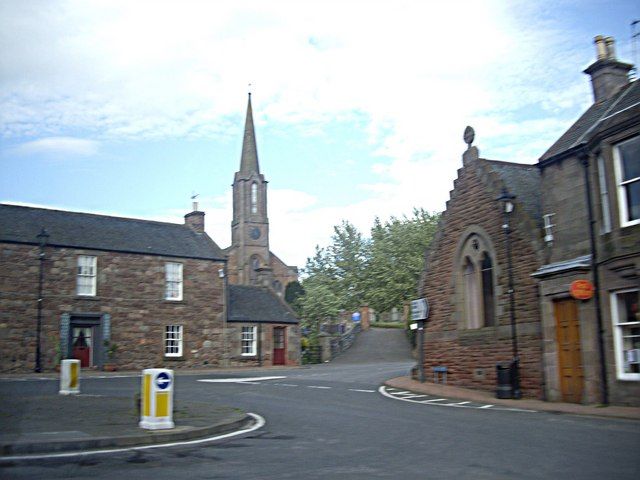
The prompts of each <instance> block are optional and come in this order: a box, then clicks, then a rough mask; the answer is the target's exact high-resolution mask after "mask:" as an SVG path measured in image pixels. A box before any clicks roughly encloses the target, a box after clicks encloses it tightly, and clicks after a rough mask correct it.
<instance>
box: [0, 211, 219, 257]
mask: <svg viewBox="0 0 640 480" xmlns="http://www.w3.org/2000/svg"><path fill="white" fill-rule="evenodd" d="M42 228H45V229H46V231H47V233H48V234H49V239H48V244H49V245H52V246H57V247H70V248H86V249H91V250H106V251H118V252H126V253H142V254H151V255H163V256H171V257H184V258H199V259H206V260H223V259H225V255H224V253H223V252H222V250H221V249H220V247H218V245H216V243H215V242H214V241H213V240H211V238H210V237H209V236H208V235H207V234H206V233H200V234H199V233H196V232H194V231H193V230H191V229H190V228H189V227H187V226H186V225H181V224H176V223H164V222H153V221H148V220H137V219H131V218H121V217H109V216H106V215H94V214H89V213H76V212H67V211H63V210H49V209H45V208H33V207H22V206H16V205H5V204H0V242H12V243H27V244H37V243H38V239H37V238H36V236H37V235H38V233H40V230H41V229H42Z"/></svg>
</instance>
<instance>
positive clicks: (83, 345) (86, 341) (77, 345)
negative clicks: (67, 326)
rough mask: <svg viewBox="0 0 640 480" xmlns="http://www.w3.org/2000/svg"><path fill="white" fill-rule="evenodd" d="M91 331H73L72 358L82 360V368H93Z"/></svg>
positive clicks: (88, 329)
mask: <svg viewBox="0 0 640 480" xmlns="http://www.w3.org/2000/svg"><path fill="white" fill-rule="evenodd" d="M90 345H91V329H90V328H74V329H73V350H72V352H71V356H72V357H73V358H76V359H78V360H80V367H82V368H85V367H90V366H91V346H90Z"/></svg>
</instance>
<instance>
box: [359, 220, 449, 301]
mask: <svg viewBox="0 0 640 480" xmlns="http://www.w3.org/2000/svg"><path fill="white" fill-rule="evenodd" d="M439 219H440V214H430V213H428V212H426V211H425V210H423V209H414V211H413V216H412V217H411V218H407V217H406V216H405V217H402V218H396V217H391V218H390V219H389V220H388V221H387V222H385V223H384V224H382V223H381V222H380V220H379V219H376V220H375V223H374V226H373V228H372V229H371V258H370V261H369V264H368V268H367V276H366V278H367V282H366V284H365V291H366V301H367V302H368V304H369V306H371V307H372V308H373V309H374V310H376V311H379V312H386V311H389V310H391V309H392V308H393V307H398V308H400V306H401V305H402V304H403V302H404V301H406V300H411V299H413V298H414V297H415V296H416V288H417V283H418V279H419V277H420V272H421V271H422V268H423V266H424V252H425V250H426V248H427V247H428V246H429V245H430V243H431V240H432V239H433V235H434V234H435V232H436V229H437V226H438V221H439Z"/></svg>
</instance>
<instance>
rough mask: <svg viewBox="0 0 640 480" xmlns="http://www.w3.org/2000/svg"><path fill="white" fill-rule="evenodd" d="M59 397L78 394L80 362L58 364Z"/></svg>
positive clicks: (70, 361) (67, 361) (66, 361)
mask: <svg viewBox="0 0 640 480" xmlns="http://www.w3.org/2000/svg"><path fill="white" fill-rule="evenodd" d="M58 393H60V395H75V394H77V393H80V360H75V359H73V360H62V362H60V392H58Z"/></svg>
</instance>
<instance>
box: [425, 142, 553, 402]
mask: <svg viewBox="0 0 640 480" xmlns="http://www.w3.org/2000/svg"><path fill="white" fill-rule="evenodd" d="M469 140H471V139H469ZM539 181H540V175H539V172H538V170H537V168H536V167H535V166H533V165H522V164H517V163H508V162H500V161H494V160H486V159H483V158H480V157H479V152H478V149H477V148H476V147H472V146H471V141H469V148H468V149H467V151H466V152H465V153H464V155H463V166H462V168H461V169H460V170H458V177H457V179H456V180H455V182H454V189H453V191H452V192H451V197H450V199H449V201H448V202H447V207H446V210H445V212H443V215H442V219H441V221H440V225H439V228H438V232H437V234H436V236H435V238H434V240H433V242H432V244H431V246H430V248H429V250H428V251H427V253H426V257H425V270H424V272H423V274H422V278H421V280H420V285H419V292H420V295H421V296H423V297H426V298H427V299H428V302H429V305H430V312H431V313H430V316H429V321H428V322H427V325H426V330H425V334H424V336H425V341H424V351H425V371H426V372H431V370H432V369H433V368H434V367H443V366H444V367H446V368H447V370H448V372H447V379H448V383H451V384H454V385H460V386H466V387H473V388H479V389H484V390H495V388H496V364H497V363H509V362H510V361H511V360H512V358H513V353H514V352H513V335H512V327H511V316H510V313H511V312H510V308H509V307H510V296H509V292H508V285H509V283H508V275H509V271H508V268H507V267H508V258H507V251H506V242H505V233H504V231H503V224H504V219H503V213H502V210H501V203H500V202H499V201H497V199H498V197H500V196H501V194H502V193H503V192H505V191H507V192H509V193H510V194H511V195H515V198H514V199H513V200H512V201H513V204H514V205H515V208H514V209H513V212H512V213H511V219H510V230H511V233H510V236H511V244H512V249H513V252H514V256H515V257H517V258H516V260H515V261H514V262H513V277H514V285H517V288H515V289H514V290H515V292H514V300H515V317H516V325H517V342H518V353H519V357H520V377H521V378H520V384H521V389H522V393H523V394H524V395H526V396H533V397H539V396H540V395H541V393H542V391H541V388H542V387H541V385H542V372H541V366H542V365H541V333H540V322H539V309H538V299H537V286H536V281H535V280H534V279H533V278H532V277H531V272H533V271H534V270H535V269H536V268H537V267H538V265H539V259H538V252H539V250H540V246H541V242H540V240H541V239H540V235H539V234H538V232H539V230H540V222H541V217H540V213H539ZM427 378H429V376H428V375H427Z"/></svg>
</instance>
